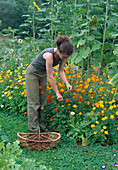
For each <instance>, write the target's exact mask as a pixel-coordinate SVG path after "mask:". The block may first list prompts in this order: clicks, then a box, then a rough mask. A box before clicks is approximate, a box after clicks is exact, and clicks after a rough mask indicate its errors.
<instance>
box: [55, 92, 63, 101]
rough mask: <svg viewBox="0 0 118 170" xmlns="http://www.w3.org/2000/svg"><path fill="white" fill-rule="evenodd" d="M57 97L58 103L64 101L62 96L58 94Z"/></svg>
mask: <svg viewBox="0 0 118 170" xmlns="http://www.w3.org/2000/svg"><path fill="white" fill-rule="evenodd" d="M56 95H57V100H58V101H63V100H64V99H63V97H62V95H61V94H60V93H59V94H56Z"/></svg>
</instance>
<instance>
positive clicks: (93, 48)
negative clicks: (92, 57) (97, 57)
mask: <svg viewBox="0 0 118 170" xmlns="http://www.w3.org/2000/svg"><path fill="white" fill-rule="evenodd" d="M100 48H101V44H95V45H94V46H93V47H92V49H91V52H92V51H96V50H99V49H100Z"/></svg>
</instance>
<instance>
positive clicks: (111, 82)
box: [108, 73, 118, 87]
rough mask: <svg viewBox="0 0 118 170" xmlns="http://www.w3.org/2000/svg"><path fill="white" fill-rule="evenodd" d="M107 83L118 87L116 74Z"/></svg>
mask: <svg viewBox="0 0 118 170" xmlns="http://www.w3.org/2000/svg"><path fill="white" fill-rule="evenodd" d="M108 83H109V84H111V85H113V86H117V87H118V73H117V74H115V76H113V77H112V78H111V80H110V81H109V82H108Z"/></svg>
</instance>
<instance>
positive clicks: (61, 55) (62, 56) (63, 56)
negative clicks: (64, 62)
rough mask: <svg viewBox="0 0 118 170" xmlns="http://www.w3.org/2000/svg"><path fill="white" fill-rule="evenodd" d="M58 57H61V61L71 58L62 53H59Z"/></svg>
mask: <svg viewBox="0 0 118 170" xmlns="http://www.w3.org/2000/svg"><path fill="white" fill-rule="evenodd" d="M58 55H59V57H60V58H61V59H64V58H68V57H70V56H69V55H66V54H62V53H60V52H59V51H58Z"/></svg>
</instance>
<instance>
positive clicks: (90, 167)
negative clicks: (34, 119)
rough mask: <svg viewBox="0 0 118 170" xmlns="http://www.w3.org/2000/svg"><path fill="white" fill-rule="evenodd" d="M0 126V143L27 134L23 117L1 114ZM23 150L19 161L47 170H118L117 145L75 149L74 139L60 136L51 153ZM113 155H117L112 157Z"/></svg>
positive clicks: (63, 135)
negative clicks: (28, 160)
mask: <svg viewBox="0 0 118 170" xmlns="http://www.w3.org/2000/svg"><path fill="white" fill-rule="evenodd" d="M0 125H1V131H0V141H2V139H4V140H6V141H7V142H10V143H12V142H14V141H15V140H17V132H26V133H28V129H27V117H26V116H25V117H24V116H21V115H13V114H11V115H9V114H8V113H3V112H0ZM22 150H23V152H22V154H21V157H25V158H31V159H35V160H36V162H40V161H43V164H44V165H46V166H47V168H48V167H52V169H53V170H100V169H102V168H101V166H102V165H106V169H107V170H118V167H116V166H115V165H114V163H116V161H118V144H115V145H112V146H101V145H99V144H95V145H93V146H83V147H80V146H79V147H78V146H77V144H76V143H75V141H74V140H73V139H69V138H67V137H66V135H65V134H63V133H61V141H60V143H59V145H58V146H57V147H56V148H54V149H52V150H44V151H40V152H38V151H32V150H28V149H25V148H22ZM114 153H116V154H117V155H116V156H114V155H113V154H114ZM29 169H30V168H29Z"/></svg>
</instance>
